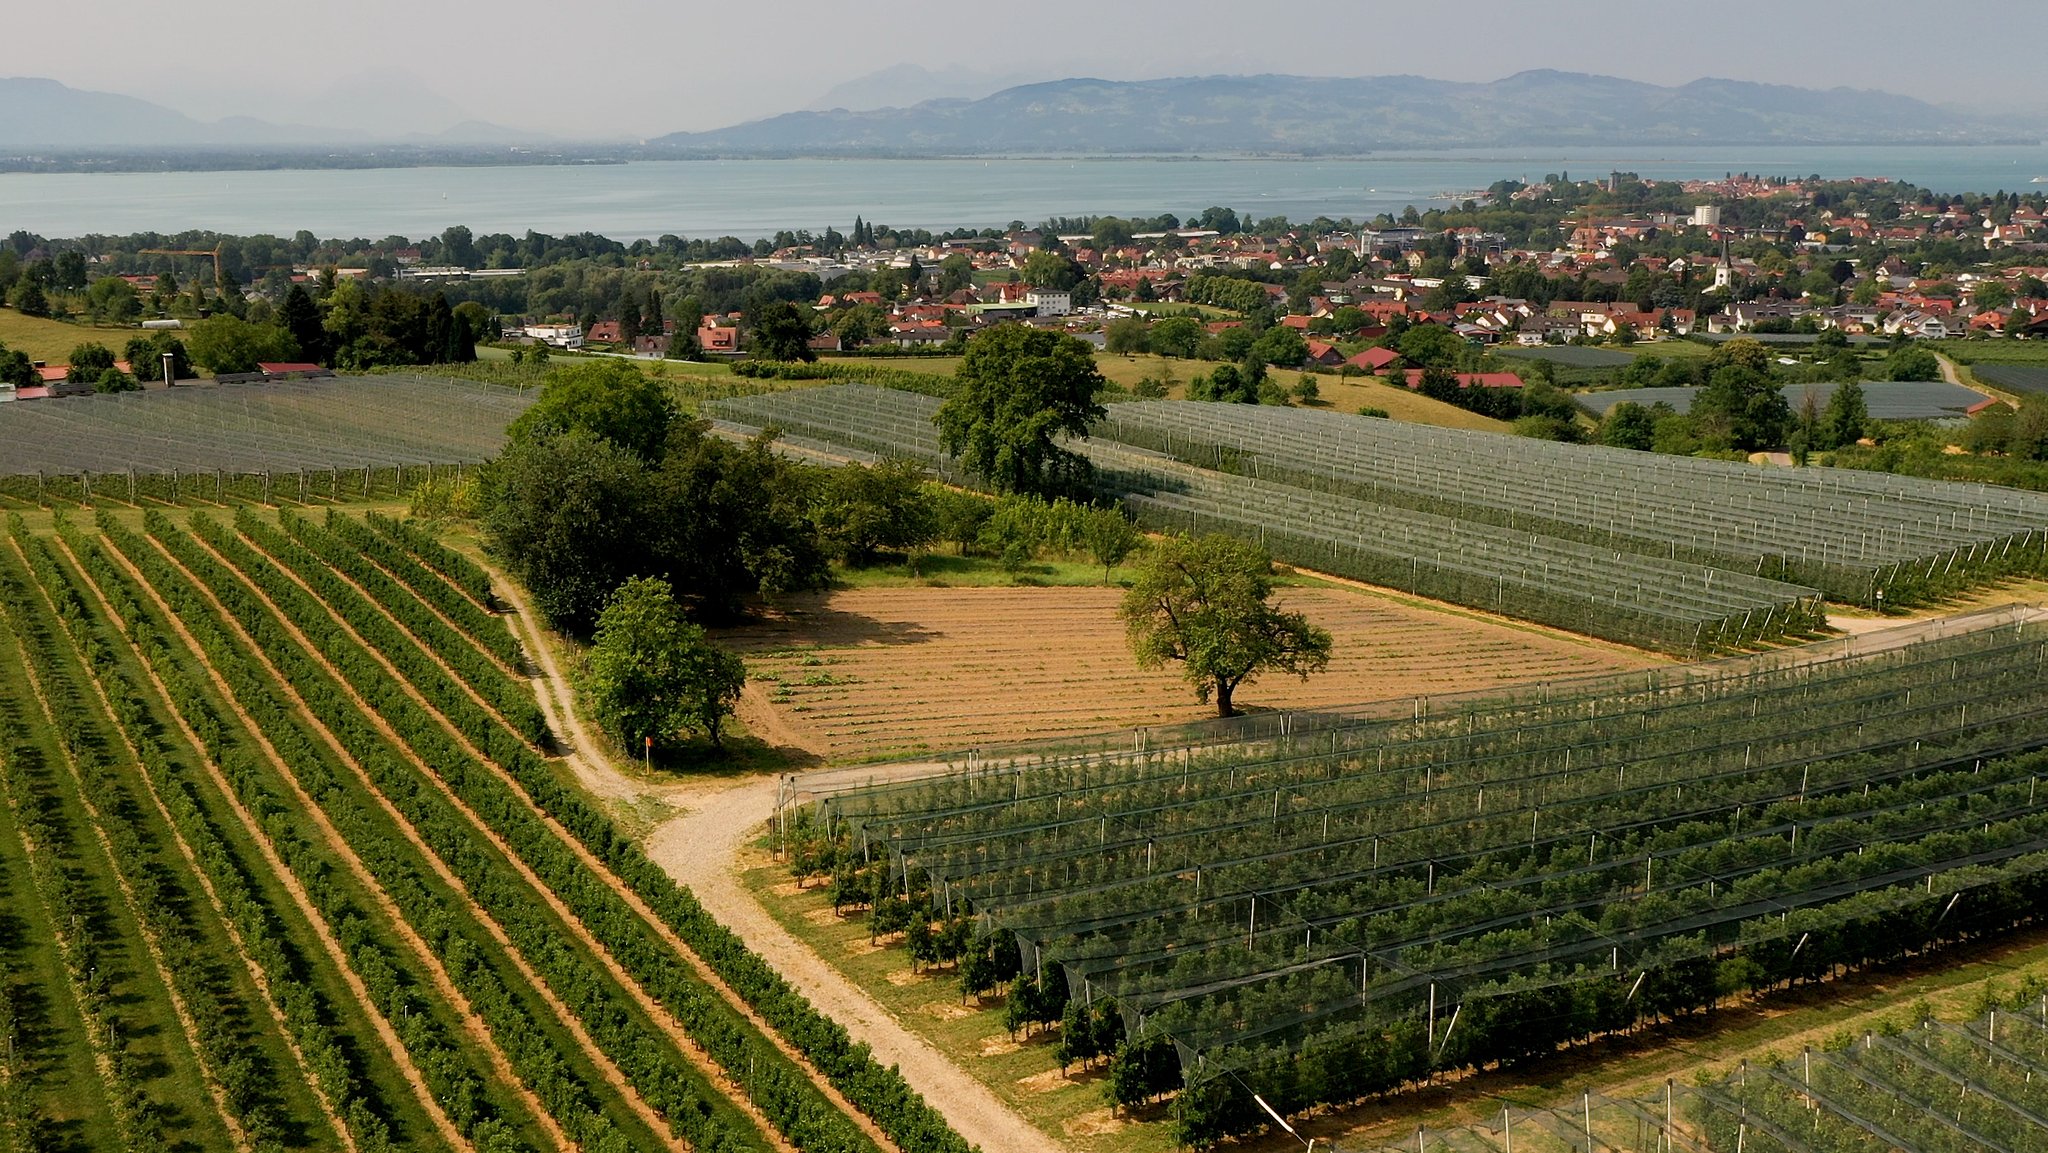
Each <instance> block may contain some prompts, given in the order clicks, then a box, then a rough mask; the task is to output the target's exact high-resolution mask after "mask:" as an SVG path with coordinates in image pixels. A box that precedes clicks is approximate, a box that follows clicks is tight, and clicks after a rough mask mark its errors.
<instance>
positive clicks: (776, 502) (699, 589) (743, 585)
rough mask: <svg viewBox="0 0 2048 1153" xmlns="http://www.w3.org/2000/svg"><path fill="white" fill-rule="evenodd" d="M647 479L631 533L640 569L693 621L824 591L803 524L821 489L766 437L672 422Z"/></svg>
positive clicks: (821, 556) (809, 530)
mask: <svg viewBox="0 0 2048 1153" xmlns="http://www.w3.org/2000/svg"><path fill="white" fill-rule="evenodd" d="M649 480H650V482H651V486H652V487H651V495H650V499H649V502H648V504H647V505H646V506H645V508H644V512H643V513H642V520H641V522H640V523H638V524H636V525H634V526H632V528H633V531H634V532H635V533H636V534H637V535H638V536H639V537H640V538H642V539H644V540H646V541H648V542H649V547H650V548H651V549H652V552H653V556H652V558H651V559H650V560H649V562H648V563H649V565H650V566H651V567H650V568H649V570H648V571H651V572H656V573H660V574H661V575H663V576H665V577H667V579H668V581H669V583H670V585H672V586H673V587H674V588H675V591H676V595H677V596H678V597H681V598H682V599H683V601H684V603H686V604H688V605H689V606H690V607H691V609H692V611H693V613H694V614H695V615H696V617H697V618H698V619H699V620H702V621H706V622H718V621H726V620H731V619H733V618H735V617H737V616H738V615H739V613H740V611H741V609H742V608H743V607H744V604H745V601H746V598H748V597H752V596H754V595H756V594H760V593H768V594H777V593H785V592H793V591H795V590H798V589H809V588H820V587H823V585H824V583H825V580H826V578H827V576H828V575H829V563H828V561H829V558H828V556H827V554H826V549H825V546H824V543H823V542H822V541H821V540H820V539H819V535H818V530H817V526H816V524H815V523H814V522H813V521H812V519H811V513H812V503H813V494H814V493H815V492H816V491H817V490H818V488H819V487H820V486H821V485H822V484H823V481H822V480H821V479H820V478H818V476H817V470H816V469H815V468H812V467H811V466H807V465H802V464H798V463H795V462H793V461H790V460H787V459H785V458H783V457H781V456H778V455H777V454H776V453H775V451H774V442H773V440H772V439H770V438H768V437H765V436H762V437H756V438H754V439H753V440H751V441H748V442H747V443H745V444H734V443H733V442H731V441H728V440H725V439H723V438H721V437H717V436H713V435H712V434H711V431H710V426H709V425H706V424H705V423H703V422H702V421H678V422H676V424H675V425H674V426H673V427H672V428H671V429H670V430H669V439H668V448H667V450H666V451H665V452H663V454H662V458H661V466H660V467H659V468H657V469H655V470H654V471H653V473H652V475H651V476H650V478H649Z"/></svg>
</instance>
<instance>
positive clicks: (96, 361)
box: [64, 341, 114, 384]
mask: <svg viewBox="0 0 2048 1153" xmlns="http://www.w3.org/2000/svg"><path fill="white" fill-rule="evenodd" d="M113 367H114V350H113V349H111V348H108V347H107V346H106V345H104V344H99V343H97V342H94V341H87V342H85V343H84V344H81V345H79V346H78V347H76V348H74V349H72V350H71V363H70V368H69V369H68V370H67V371H66V372H65V374H64V379H65V380H68V381H70V382H72V383H73V384H80V383H83V384H91V383H93V382H94V381H97V380H98V379H99V378H100V374H101V373H104V372H106V371H108V370H109V369H111V368H113Z"/></svg>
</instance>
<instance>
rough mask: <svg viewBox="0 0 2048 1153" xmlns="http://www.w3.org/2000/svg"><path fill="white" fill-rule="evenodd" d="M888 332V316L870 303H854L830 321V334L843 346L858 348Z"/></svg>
mask: <svg viewBox="0 0 2048 1153" xmlns="http://www.w3.org/2000/svg"><path fill="white" fill-rule="evenodd" d="M888 333H889V316H888V314H887V313H885V312H883V311H882V310H881V309H880V308H878V307H876V306H875V305H872V304H856V305H854V306H853V307H852V308H849V309H846V310H844V311H842V312H841V313H840V314H839V315H838V316H837V317H835V318H834V319H833V321H832V335H834V336H837V337H838V338H839V343H840V345H841V346H842V347H845V348H859V347H860V346H861V345H863V344H866V343H867V342H868V341H871V340H874V339H875V338H877V337H881V336H886V335H888Z"/></svg>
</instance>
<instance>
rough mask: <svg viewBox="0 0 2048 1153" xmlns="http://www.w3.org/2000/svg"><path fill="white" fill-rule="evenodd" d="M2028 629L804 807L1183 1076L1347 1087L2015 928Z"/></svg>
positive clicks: (2039, 857) (1007, 772)
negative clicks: (1346, 1078)
mask: <svg viewBox="0 0 2048 1153" xmlns="http://www.w3.org/2000/svg"><path fill="white" fill-rule="evenodd" d="M2030 615H2031V614H2029V613H2027V612H2026V611H2024V610H2008V611H2000V612H1993V613H1986V614H1981V615H1979V616H1978V617H1976V618H1975V619H1973V620H1970V621H1967V622H1964V623H1962V624H1959V625H1958V624H1952V625H1950V626H1949V628H1950V629H1952V630H1954V631H1952V632H1950V633H1949V635H1938V634H1937V632H1936V631H1935V630H1933V629H1928V630H1923V631H1922V632H1920V633H1917V634H1914V635H1913V636H1912V637H1911V638H1909V639H1892V638H1886V639H1882V640H1873V641H1870V642H1864V644H1863V646H1862V647H1858V645H1856V644H1853V643H1845V644H1839V645H1835V646H1831V647H1828V648H1825V649H1822V650H1818V651H1815V652H1805V653H1796V654H1795V653H1785V654H1778V655H1776V656H1774V657H1771V658H1764V659H1752V660H1744V661H1731V662H1724V663H1723V664H1720V665H1716V666H1703V667H1701V668H1697V669H1691V670H1665V671H1663V672H1662V673H1661V674H1632V675H1629V676H1623V677H1614V678H1609V679H1607V680H1605V681H1602V682H1598V683H1590V682H1589V683H1586V684H1582V685H1577V686H1571V687H1570V688H1568V689H1566V690H1564V691H1553V690H1550V689H1543V690H1534V691H1529V692H1526V693H1503V694H1497V695H1495V696H1492V697H1489V698H1482V699H1478V700H1471V701H1466V702H1463V703H1462V704H1441V703H1440V704H1439V705H1438V707H1436V708H1433V709H1431V710H1430V711H1429V712H1428V713H1427V714H1424V713H1423V712H1422V710H1421V709H1420V708H1417V709H1416V711H1415V712H1414V713H1413V714H1411V715H1405V716H1381V717H1377V718H1362V719H1359V720H1358V721H1356V722H1355V723H1354V724H1351V725H1349V726H1332V727H1329V728H1324V729H1312V730H1310V731H1308V732H1305V733H1302V734H1298V735H1291V736H1285V737H1266V738H1261V739H1257V740H1254V741H1251V742H1247V743H1243V744H1239V745H1234V746H1232V745H1221V746H1210V747H1198V748H1191V749H1180V750H1152V751H1129V752H1124V753H1121V754H1115V755H1109V754H1105V755H1100V756H1095V757H1069V758H1062V759H1058V760H1052V761H1048V762H1045V763H1041V764H1038V765H1035V766H1021V765H1018V766H1008V765H983V766H982V767H980V768H979V769H978V770H976V771H974V772H968V773H957V774H951V775H947V776H944V777H939V778H934V779H931V780H927V781H920V782H914V783H909V784H896V785H891V786H887V787H882V788H876V789H871V790H862V789H855V790H851V791H848V792H845V793H840V794H836V795H832V796H829V797H826V798H824V799H823V800H822V801H821V802H820V804H819V808H820V812H819V816H820V818H821V819H822V821H823V822H824V824H826V825H827V826H828V827H832V828H835V829H840V830H845V831H848V832H849V833H850V834H851V835H852V836H853V837H855V838H856V840H857V842H858V843H859V844H860V845H861V846H863V847H864V849H865V850H866V851H867V852H868V853H870V854H872V855H873V857H874V858H875V859H882V860H886V861H887V862H888V875H889V877H890V878H891V886H892V889H893V887H894V886H895V885H897V884H901V885H902V886H904V888H905V890H906V891H908V890H909V889H910V888H911V887H912V885H913V882H914V883H915V886H916V887H917V888H919V889H921V890H928V891H929V892H930V894H931V897H932V901H933V904H934V906H935V907H938V906H943V908H944V909H945V910H946V911H947V912H948V913H953V914H956V915H957V914H971V915H973V916H975V917H976V918H978V920H979V923H980V924H981V925H982V926H983V928H984V930H985V931H987V932H992V933H996V934H999V935H1000V938H1001V940H1002V941H1004V942H1013V943H1014V944H1015V946H1016V948H1017V950H1018V956H1019V960H1020V962H1021V965H1020V968H1021V970H1022V971H1023V972H1025V973H1027V974H1032V975H1035V976H1038V977H1039V978H1040V980H1041V981H1043V980H1052V981H1056V982H1059V983H1061V984H1062V985H1063V987H1064V992H1065V995H1066V996H1067V997H1069V998H1072V999H1078V1000H1081V1001H1083V1002H1084V1003H1089V1004H1094V1003H1097V1002H1102V1001H1107V1002H1108V1003H1109V1004H1112V1005H1114V1006H1115V1008H1116V1010H1117V1012H1119V1013H1120V1014H1121V1016H1122V1019H1123V1022H1124V1026H1125V1029H1126V1031H1127V1033H1128V1034H1129V1035H1130V1036H1132V1037H1134V1038H1137V1039H1140V1040H1145V1039H1155V1040H1165V1041H1170V1042H1171V1043H1172V1045H1173V1047H1174V1049H1175V1051H1176V1052H1178V1053H1179V1054H1180V1056H1181V1057H1182V1060H1183V1066H1184V1070H1183V1071H1184V1074H1185V1075H1186V1077H1187V1078H1188V1079H1189V1081H1190V1082H1191V1083H1199V1082H1200V1081H1201V1080H1203V1079H1206V1078H1209V1077H1212V1076H1215V1075H1217V1074H1220V1073H1223V1072H1226V1071H1227V1072H1230V1073H1232V1074H1234V1075H1236V1076H1238V1077H1240V1078H1249V1079H1252V1081H1251V1083H1261V1082H1258V1081H1257V1078H1259V1077H1278V1076H1280V1072H1279V1071H1281V1070H1286V1071H1287V1073H1286V1077H1285V1078H1284V1080H1285V1081H1286V1082H1287V1083H1289V1084H1292V1083H1294V1082H1296V1081H1298V1080H1299V1079H1301V1078H1310V1074H1311V1073H1313V1074H1314V1076H1315V1077H1320V1078H1323V1079H1324V1081H1325V1082H1327V1079H1328V1078H1330V1077H1334V1076H1338V1075H1339V1073H1340V1072H1341V1067H1349V1066H1350V1065H1353V1064H1356V1063H1358V1062H1361V1061H1362V1062H1366V1063H1367V1064H1368V1065H1369V1066H1371V1067H1373V1068H1377V1069H1381V1070H1383V1071H1387V1072H1388V1073H1389V1075H1394V1076H1395V1080H1396V1083H1398V1080H1399V1079H1400V1077H1403V1076H1408V1075H1419V1074H1421V1073H1423V1072H1426V1071H1427V1070H1429V1069H1432V1068H1453V1067H1462V1066H1464V1065H1468V1064H1472V1063H1483V1062H1485V1061H1488V1060H1495V1059H1500V1058H1502V1057H1504V1056H1513V1055H1516V1054H1519V1053H1538V1052H1543V1051H1547V1050H1548V1049H1549V1048H1552V1047H1554V1046H1555V1045H1557V1044H1559V1043H1562V1042H1565V1041H1569V1040H1571V1039H1574V1038H1576V1037H1580V1036H1584V1035H1586V1034H1588V1033H1592V1032H1600V1031H1606V1030H1610V1029H1615V1028H1625V1027H1627V1026H1628V1025H1630V1024H1633V1023H1634V1022H1635V1021H1637V1020H1641V1019H1645V1018H1651V1017H1656V1016H1664V1015H1671V1014H1674V1013H1679V1012H1686V1011H1691V1010H1694V1009H1697V1008H1702V1007H1705V1006H1707V1005H1710V1004H1711V1003H1712V1002H1713V1001H1714V1000H1716V999H1717V998H1719V997H1721V996H1724V995H1726V994H1727V993H1729V992H1733V991H1738V990H1739V989H1742V988H1750V987H1762V986H1763V985H1765V984H1769V983H1777V982H1782V981H1785V980H1792V979H1802V978H1812V977H1816V976H1820V975H1822V974H1824V973H1827V972H1829V971H1832V970H1833V969H1834V968H1835V967H1837V966H1839V965H1843V964H1856V963H1862V962H1865V961H1869V960H1874V959H1880V958H1882V957H1886V956H1892V955H1897V954H1898V953H1901V952H1903V951H1904V950H1905V949H1908V948H1914V947H1919V946H1920V945H1923V944H1926V943H1929V942H1931V941H1938V940H1942V939H1947V938H1949V937H1951V936H1960V935H1968V934H1970V933H1973V932H1978V931H1984V930H1988V929H1990V928H1994V927H2000V926H2003V925H2005V924H2010V923H2014V922H2015V921H2017V920H2024V919H2026V918H2029V917H2031V916H2033V915H2034V913H2033V910H2034V909H2035V908H2036V907H2037V906H2036V902H2038V901H2039V900H2040V899H2041V898H2043V897H2048V885H2044V883H2043V875H2044V870H2048V794H2043V792H2042V790H2041V789H2040V781H2039V778H2040V776H2041V774H2042V771H2043V768H2044V767H2048V757H2043V756H2042V755H2039V754H2035V753H2033V752H2032V750H2035V749H2040V748H2042V747H2044V746H2048V681H2044V679H2043V677H2042V672H2043V668H2044V658H2048V632H2043V631H2042V628H2041V626H2040V625H2038V624H2033V623H2029V617H2030ZM1310 1079H1311V1080H1313V1078H1310ZM1318 1083H1323V1082H1318ZM1374 1087H1384V1086H1365V1085H1360V1086H1353V1087H1352V1088H1353V1089H1356V1091H1357V1092H1360V1093H1362V1092H1366V1091H1371V1089H1372V1088H1374ZM1329 1091H1330V1092H1343V1091H1348V1090H1345V1089H1343V1087H1341V1086H1340V1087H1339V1088H1335V1089H1330V1090H1329ZM1354 1095H1355V1094H1354ZM1342 1099H1346V1098H1344V1097H1342V1096H1337V1097H1327V1096H1325V1097H1313V1096H1312V1097H1311V1098H1309V1099H1307V1100H1309V1101H1310V1103H1312V1101H1313V1100H1342Z"/></svg>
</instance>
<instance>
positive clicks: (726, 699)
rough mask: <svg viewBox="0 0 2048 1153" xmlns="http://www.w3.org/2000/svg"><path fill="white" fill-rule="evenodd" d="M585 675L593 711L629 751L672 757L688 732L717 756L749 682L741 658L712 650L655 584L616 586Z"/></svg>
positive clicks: (663, 586)
mask: <svg viewBox="0 0 2048 1153" xmlns="http://www.w3.org/2000/svg"><path fill="white" fill-rule="evenodd" d="M588 669H589V673H588V678H589V680H588V683H589V687H590V697H591V705H592V711H593V712H594V713H595V714H596V716H597V720H598V723H599V724H600V725H602V726H603V727H604V729H605V731H606V732H607V733H610V734H611V735H612V737H613V738H614V739H616V740H617V741H618V742H619V743H620V744H621V745H623V746H625V747H626V749H627V750H628V751H637V750H639V749H640V748H642V747H644V746H647V745H648V744H649V743H651V744H652V745H653V746H654V747H663V748H669V749H673V748H675V747H676V746H677V745H679V744H681V743H682V740H683V737H684V735H685V734H687V733H693V732H701V733H703V734H704V735H705V736H707V737H709V738H710V739H711V743H712V745H713V746H716V747H721V748H722V747H723V746H724V732H725V721H726V718H727V717H730V716H731V715H732V709H733V703H734V702H735V701H737V700H738V699H739V695H740V690H741V689H742V688H743V687H744V686H745V685H746V679H747V670H746V666H745V664H743V663H742V662H741V661H740V658H738V657H736V656H734V655H732V654H731V653H728V652H725V651H723V650H721V649H719V648H718V647H717V646H715V645H713V644H712V643H711V641H710V640H709V639H708V638H707V637H706V636H705V634H704V630H703V629H702V628H700V627H699V626H697V625H694V624H692V623H690V621H688V620H687V619H685V617H684V615H683V610H682V606H680V605H679V604H677V603H676V599H675V595H674V593H673V591H672V590H671V589H670V588H669V586H668V583H667V582H665V581H662V580H658V579H656V578H652V577H641V578H636V579H634V580H629V581H627V582H626V583H624V584H622V585H620V586H619V588H618V590H617V591H616V592H614V593H613V594H612V596H611V599H610V600H609V601H608V602H607V603H606V604H605V608H604V612H603V614H602V615H601V616H599V617H598V621H597V637H596V639H595V641H594V642H593V643H592V645H591V647H590V657H589V664H588Z"/></svg>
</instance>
